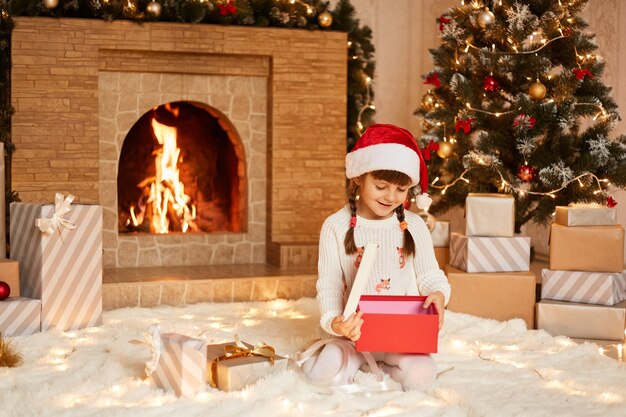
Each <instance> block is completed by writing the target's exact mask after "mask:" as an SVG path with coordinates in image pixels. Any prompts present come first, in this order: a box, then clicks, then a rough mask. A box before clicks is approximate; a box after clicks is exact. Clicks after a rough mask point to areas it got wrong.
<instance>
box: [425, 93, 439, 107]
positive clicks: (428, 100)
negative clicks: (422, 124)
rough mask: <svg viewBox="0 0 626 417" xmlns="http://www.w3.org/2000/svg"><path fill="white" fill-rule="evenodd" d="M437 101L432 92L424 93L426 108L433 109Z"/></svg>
mask: <svg viewBox="0 0 626 417" xmlns="http://www.w3.org/2000/svg"><path fill="white" fill-rule="evenodd" d="M436 102H437V99H436V98H435V96H433V95H432V94H431V93H430V92H428V93H426V94H424V96H423V97H422V106H423V107H424V108H425V109H426V110H430V109H432V108H433V106H434V105H435V103H436Z"/></svg>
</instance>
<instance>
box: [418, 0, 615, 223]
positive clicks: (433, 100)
mask: <svg viewBox="0 0 626 417" xmlns="http://www.w3.org/2000/svg"><path fill="white" fill-rule="evenodd" d="M587 2H588V0H527V1H513V0H493V1H467V0H466V1H461V4H460V5H459V6H458V7H454V8H451V9H449V10H447V11H446V12H445V13H444V14H443V15H442V16H441V17H440V18H439V19H438V24H439V30H440V31H441V35H440V38H441V44H440V46H439V47H438V48H436V49H432V50H431V51H430V52H431V55H432V58H433V61H434V64H435V68H434V69H433V70H432V71H430V72H428V73H427V74H424V75H423V78H424V84H428V85H429V86H430V87H431V88H430V90H429V91H428V92H427V93H426V94H425V95H424V97H423V99H422V103H421V106H420V108H419V109H418V110H416V112H415V113H416V114H419V115H421V116H422V117H423V130H424V135H423V137H422V140H421V141H422V143H421V145H422V147H423V148H424V149H425V158H427V159H428V161H427V163H428V168H429V178H430V180H431V189H430V193H431V194H432V196H433V200H434V203H433V205H432V207H431V210H430V211H431V213H433V214H435V215H436V214H438V213H443V212H445V211H447V210H448V209H450V208H451V207H453V206H461V205H463V204H464V202H465V198H466V196H467V194H468V193H471V192H473V193H485V192H500V193H511V194H512V195H513V196H514V197H515V199H516V230H517V231H519V230H520V228H521V226H522V225H523V224H524V223H526V222H528V221H529V220H533V221H535V222H538V223H542V224H545V223H548V222H549V221H550V220H551V216H552V213H553V212H554V210H555V207H556V206H557V205H567V204H569V203H572V202H589V203H592V202H593V203H600V204H608V205H612V204H614V201H613V199H612V198H611V196H610V194H609V190H608V188H609V187H611V186H617V187H623V186H624V184H626V159H625V158H626V146H625V144H626V137H624V136H620V137H618V138H615V139H610V138H609V134H610V132H611V130H612V129H613V128H614V127H615V123H616V121H617V120H619V114H618V112H617V105H616V104H615V101H614V100H613V98H612V97H611V89H610V88H609V87H607V86H606V85H604V84H603V83H602V81H601V76H602V72H603V69H604V64H603V62H602V60H601V58H600V57H599V56H598V55H597V53H596V50H597V45H596V44H595V42H594V35H593V34H591V33H588V32H587V31H585V28H586V27H587V24H586V23H585V21H584V20H583V19H582V18H581V17H580V13H581V12H582V10H583V8H584V7H585V5H586V4H587Z"/></svg>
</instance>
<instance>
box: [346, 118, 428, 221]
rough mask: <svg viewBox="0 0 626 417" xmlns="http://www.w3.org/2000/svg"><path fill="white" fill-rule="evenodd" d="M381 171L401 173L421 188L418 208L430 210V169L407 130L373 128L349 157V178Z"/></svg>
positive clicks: (376, 125)
mask: <svg viewBox="0 0 626 417" xmlns="http://www.w3.org/2000/svg"><path fill="white" fill-rule="evenodd" d="M378 170H390V171H399V172H402V173H404V174H406V175H408V176H409V178H411V186H415V185H419V191H421V192H422V194H421V195H418V196H417V197H416V203H417V206H418V207H419V208H422V209H424V210H428V207H429V206H430V204H431V203H432V200H431V199H430V197H428V169H427V168H426V163H425V162H424V157H423V156H422V153H421V152H420V149H419V147H418V146H417V142H416V141H415V139H414V138H413V135H411V133H409V131H408V130H405V129H402V128H400V127H397V126H393V125H385V124H373V125H371V126H370V127H368V128H367V130H366V131H365V133H363V136H361V137H360V138H359V140H358V141H357V142H356V144H355V145H354V147H353V148H352V151H350V152H349V153H348V154H347V155H346V176H347V177H348V178H356V177H359V176H361V175H363V174H366V173H368V172H372V171H378Z"/></svg>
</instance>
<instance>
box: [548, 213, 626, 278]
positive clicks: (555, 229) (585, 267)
mask: <svg viewBox="0 0 626 417" xmlns="http://www.w3.org/2000/svg"><path fill="white" fill-rule="evenodd" d="M550 269H561V270H566V271H590V272H622V270H623V269H624V229H623V228H622V226H620V225H615V226H580V227H568V226H562V225H560V224H555V223H552V226H551V227H550Z"/></svg>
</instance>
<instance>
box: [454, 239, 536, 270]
mask: <svg viewBox="0 0 626 417" xmlns="http://www.w3.org/2000/svg"><path fill="white" fill-rule="evenodd" d="M450 265H451V266H454V267H455V268H459V269H461V270H463V271H466V272H515V271H529V270H530V237H527V236H515V237H483V236H464V235H462V234H460V233H452V234H451V235H450Z"/></svg>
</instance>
